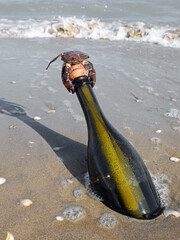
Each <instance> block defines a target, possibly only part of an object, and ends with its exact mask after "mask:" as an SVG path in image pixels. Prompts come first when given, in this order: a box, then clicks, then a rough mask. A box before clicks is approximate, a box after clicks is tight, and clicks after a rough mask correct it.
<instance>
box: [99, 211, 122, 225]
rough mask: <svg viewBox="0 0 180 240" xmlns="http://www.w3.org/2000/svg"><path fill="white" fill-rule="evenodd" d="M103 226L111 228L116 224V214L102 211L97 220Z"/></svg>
mask: <svg viewBox="0 0 180 240" xmlns="http://www.w3.org/2000/svg"><path fill="white" fill-rule="evenodd" d="M98 222H99V224H100V225H101V226H103V227H107V228H112V227H114V226H115V225H116V224H117V220H116V216H115V215H114V214H111V213H104V214H103V215H102V216H101V217H100V219H99V220H98Z"/></svg>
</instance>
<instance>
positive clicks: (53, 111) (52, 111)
mask: <svg viewBox="0 0 180 240" xmlns="http://www.w3.org/2000/svg"><path fill="white" fill-rule="evenodd" d="M55 112H56V111H55V110H49V111H48V113H55Z"/></svg>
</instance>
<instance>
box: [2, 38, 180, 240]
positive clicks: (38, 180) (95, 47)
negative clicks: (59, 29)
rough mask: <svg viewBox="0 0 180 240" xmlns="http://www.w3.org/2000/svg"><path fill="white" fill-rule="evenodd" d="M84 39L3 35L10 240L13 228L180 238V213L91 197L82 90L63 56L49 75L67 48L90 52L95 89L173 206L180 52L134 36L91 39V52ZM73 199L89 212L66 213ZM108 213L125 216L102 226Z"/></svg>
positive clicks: (60, 234)
mask: <svg viewBox="0 0 180 240" xmlns="http://www.w3.org/2000/svg"><path fill="white" fill-rule="evenodd" d="M82 41H85V40H73V39H65V40H58V41H57V40H56V39H48V40H47V39H46V40H45V39H38V40H36V39H32V40H31V39H29V40H27V39H26V40H25V39H7V40H6V39H0V43H1V44H0V49H1V58H0V63H1V66H2V71H1V79H0V83H1V90H0V92H1V99H0V113H1V114H0V117H1V124H0V133H1V134H0V146H1V151H0V177H4V178H5V179H6V182H5V183H4V184H2V185H0V216H1V217H0V239H6V233H7V232H10V233H11V234H12V235H13V236H14V239H15V240H22V239H26V240H32V239H38V240H45V239H54V240H55V239H63V240H69V239H83V240H85V239H88V240H89V239H96V240H101V239H112V240H117V239H118V240H124V239H129V240H137V239H147V240H151V239H153V240H154V239H158V240H161V239H164V240H178V239H180V228H179V224H180V218H176V217H175V216H172V215H171V216H168V217H165V216H164V215H163V214H162V215H161V216H160V217H158V218H157V219H154V220H148V221H145V220H136V219H133V218H129V217H126V216H123V215H121V214H119V213H116V212H114V211H112V210H110V209H109V208H107V207H106V206H104V205H103V203H101V202H100V201H99V200H96V199H94V198H92V197H91V196H89V190H88V189H87V188H86V187H85V181H84V176H85V174H86V173H87V162H86V149H87V129H86V122H85V120H84V118H83V113H82V110H81V108H80V105H79V102H78V100H77V97H76V95H75V94H74V95H70V94H68V92H67V90H66V89H65V88H64V86H63V85H62V83H61V80H60V70H61V64H62V63H61V61H60V60H59V62H57V63H54V65H53V66H51V68H50V69H49V70H48V72H45V70H44V69H45V68H46V66H47V63H48V61H49V60H51V59H53V57H55V56H56V55H58V54H59V53H60V52H61V51H66V50H72V49H74V50H77V49H79V50H81V51H85V52H88V53H89V54H90V57H91V58H90V60H91V61H92V62H93V63H94V65H95V69H96V71H97V84H96V88H95V90H94V91H95V94H96V96H97V99H98V101H99V103H100V105H101V107H102V110H103V112H104V113H105V115H106V117H107V118H108V119H109V121H110V122H111V123H112V124H113V125H114V126H115V127H116V129H117V130H118V131H119V132H121V133H122V134H123V135H124V136H125V137H126V138H127V139H128V140H129V141H130V142H131V143H132V144H133V146H134V147H135V149H136V150H137V151H138V152H139V154H140V155H141V156H142V158H143V160H145V163H146V165H147V167H148V169H149V170H150V171H151V173H152V174H153V176H156V178H158V177H159V180H158V181H159V184H161V187H162V190H163V194H164V195H163V196H164V199H163V200H164V201H165V202H166V204H167V205H168V206H167V209H173V210H178V209H180V205H179V204H180V202H179V200H180V193H179V189H180V184H179V180H180V175H179V172H180V171H179V170H180V167H179V164H180V163H179V162H172V161H170V160H169V158H170V157H171V156H173V157H177V158H180V144H179V143H180V132H179V131H178V130H177V129H178V128H177V127H178V126H180V114H179V111H178V108H179V106H180V105H179V102H180V98H179V90H178V88H179V83H178V81H179V79H178V76H179V74H180V70H179V69H178V63H179V60H180V59H179V58H180V56H179V55H178V53H177V52H176V49H170V48H164V47H161V46H156V45H150V44H143V43H141V44H138V43H133V42H122V43H119V42H113V43H111V45H108V44H107V42H106V41H96V44H95V43H94V42H93V41H91V40H88V41H87V49H85V44H84V42H83V47H81V46H82V44H81V42H82ZM72 46H73V47H72ZM7 48H8V49H7ZM103 49H105V50H104V51H103ZM58 51H59V52H58ZM12 81H14V83H12ZM131 92H133V93H134V94H135V95H137V96H138V97H142V98H143V102H137V101H136V98H135V97H134V96H133V95H132V94H131ZM172 109H175V110H172ZM50 110H55V112H48V111H50ZM35 116H38V117H40V119H39V121H37V120H34V119H33V118H34V117H35ZM175 127H176V128H175ZM157 130H161V131H162V132H160V133H158V132H156V131H157ZM175 130H176V131H175ZM158 139H159V140H160V141H159V142H158ZM163 187H164V188H163ZM77 189H81V190H82V191H83V195H82V198H75V196H74V194H73V191H74V190H77ZM168 190H169V193H168ZM26 198H27V199H31V200H32V202H33V204H32V205H30V206H29V207H24V206H22V205H21V204H19V201H20V199H26ZM73 205H76V206H81V207H82V208H83V209H84V212H85V216H84V217H83V218H82V219H79V220H77V221H71V220H68V219H66V218H65V219H64V220H63V221H57V220H56V216H63V212H62V211H63V209H64V208H66V207H68V206H73ZM104 213H111V214H113V215H115V217H116V224H115V226H114V227H113V228H108V227H103V226H101V225H100V223H99V219H100V217H101V216H102V214H104Z"/></svg>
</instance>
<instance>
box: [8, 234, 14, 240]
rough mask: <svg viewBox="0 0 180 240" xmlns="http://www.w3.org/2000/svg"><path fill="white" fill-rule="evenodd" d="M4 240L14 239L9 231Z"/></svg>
mask: <svg viewBox="0 0 180 240" xmlns="http://www.w3.org/2000/svg"><path fill="white" fill-rule="evenodd" d="M6 240H14V237H13V235H12V234H11V233H9V232H7V237H6Z"/></svg>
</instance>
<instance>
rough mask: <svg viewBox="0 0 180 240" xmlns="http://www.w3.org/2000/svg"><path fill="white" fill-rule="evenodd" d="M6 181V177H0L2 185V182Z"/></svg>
mask: <svg viewBox="0 0 180 240" xmlns="http://www.w3.org/2000/svg"><path fill="white" fill-rule="evenodd" d="M5 182H6V179H5V178H3V177H0V185H1V184H4V183H5Z"/></svg>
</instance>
